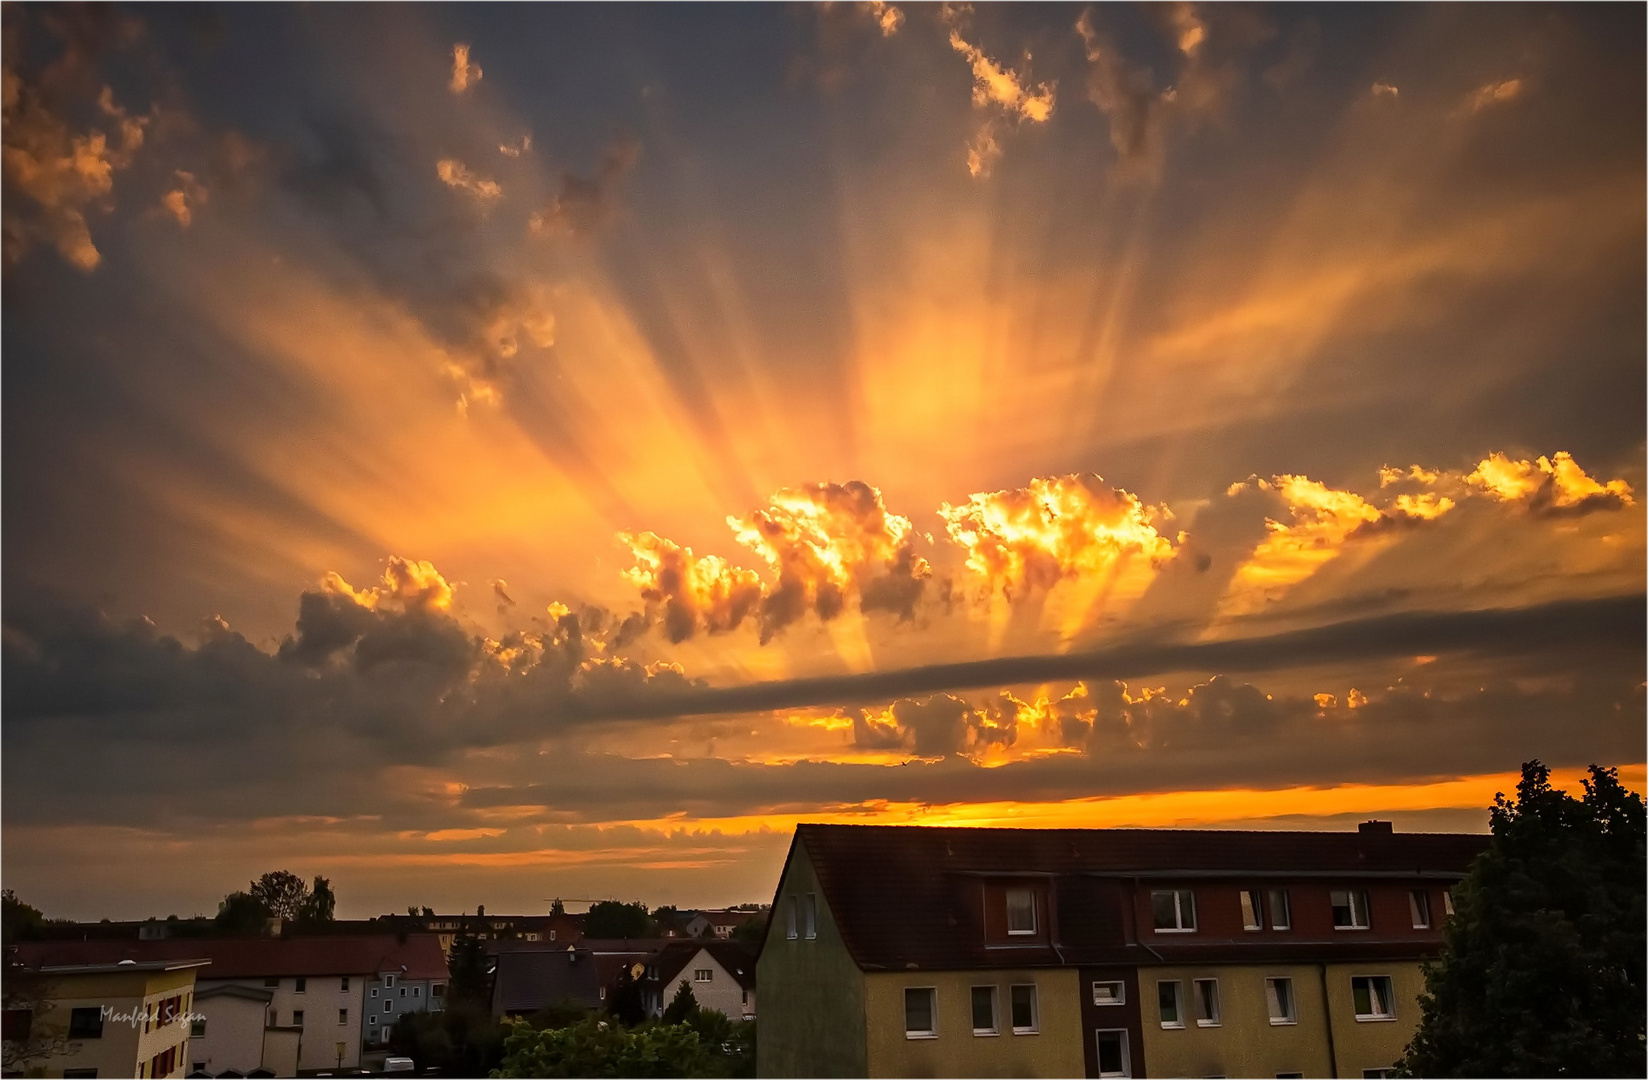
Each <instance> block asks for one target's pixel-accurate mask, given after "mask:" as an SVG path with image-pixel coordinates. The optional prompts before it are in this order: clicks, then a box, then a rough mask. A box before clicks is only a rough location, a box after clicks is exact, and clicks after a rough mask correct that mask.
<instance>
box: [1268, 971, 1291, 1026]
mask: <svg viewBox="0 0 1648 1080" xmlns="http://www.w3.org/2000/svg"><path fill="white" fill-rule="evenodd" d="M1265 1003H1266V1004H1267V1005H1269V1006H1270V1022H1271V1023H1273V1024H1296V1023H1298V1022H1299V1017H1298V1014H1297V1013H1295V1012H1294V1011H1293V980H1292V979H1266V980H1265Z"/></svg>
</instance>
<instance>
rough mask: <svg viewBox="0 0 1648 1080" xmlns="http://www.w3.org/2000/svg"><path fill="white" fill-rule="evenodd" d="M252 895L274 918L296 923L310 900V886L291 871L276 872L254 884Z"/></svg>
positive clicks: (265, 875) (264, 876)
mask: <svg viewBox="0 0 1648 1080" xmlns="http://www.w3.org/2000/svg"><path fill="white" fill-rule="evenodd" d="M252 895H253V896H255V897H257V898H258V899H259V900H261V901H262V902H263V906H264V908H265V909H266V910H267V911H268V912H269V914H270V915H271V916H273V917H274V918H277V919H283V920H285V921H287V922H296V921H297V919H298V917H299V916H300V915H301V914H302V913H303V904H304V901H305V900H307V899H308V898H309V886H307V885H305V884H304V883H303V879H302V878H300V877H298V876H297V875H296V874H294V873H292V872H291V871H290V870H274V871H271V872H269V873H267V874H264V875H263V876H262V877H260V878H258V879H257V880H256V881H254V882H252Z"/></svg>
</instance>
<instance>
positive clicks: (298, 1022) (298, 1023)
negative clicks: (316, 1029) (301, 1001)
mask: <svg viewBox="0 0 1648 1080" xmlns="http://www.w3.org/2000/svg"><path fill="white" fill-rule="evenodd" d="M292 1026H293V1027H302V1026H303V1010H302V1009H298V1010H296V1011H295V1012H293V1013H292Z"/></svg>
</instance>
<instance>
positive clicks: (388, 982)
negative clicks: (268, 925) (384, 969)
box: [383, 975, 395, 986]
mask: <svg viewBox="0 0 1648 1080" xmlns="http://www.w3.org/2000/svg"><path fill="white" fill-rule="evenodd" d="M383 985H385V986H394V985H395V976H393V975H385V976H384V977H383Z"/></svg>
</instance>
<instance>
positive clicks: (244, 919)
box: [217, 892, 269, 934]
mask: <svg viewBox="0 0 1648 1080" xmlns="http://www.w3.org/2000/svg"><path fill="white" fill-rule="evenodd" d="M268 921H269V909H268V908H267V907H265V906H264V904H263V901H262V900H259V899H258V898H257V897H255V896H253V895H252V894H251V893H245V892H232V893H230V894H229V895H228V896H225V897H224V898H223V902H222V903H221V904H219V905H218V906H217V928H218V929H219V930H221V931H222V932H223V933H225V934H256V933H259V932H260V931H262V929H263V927H264V924H266V923H267V922H268Z"/></svg>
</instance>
